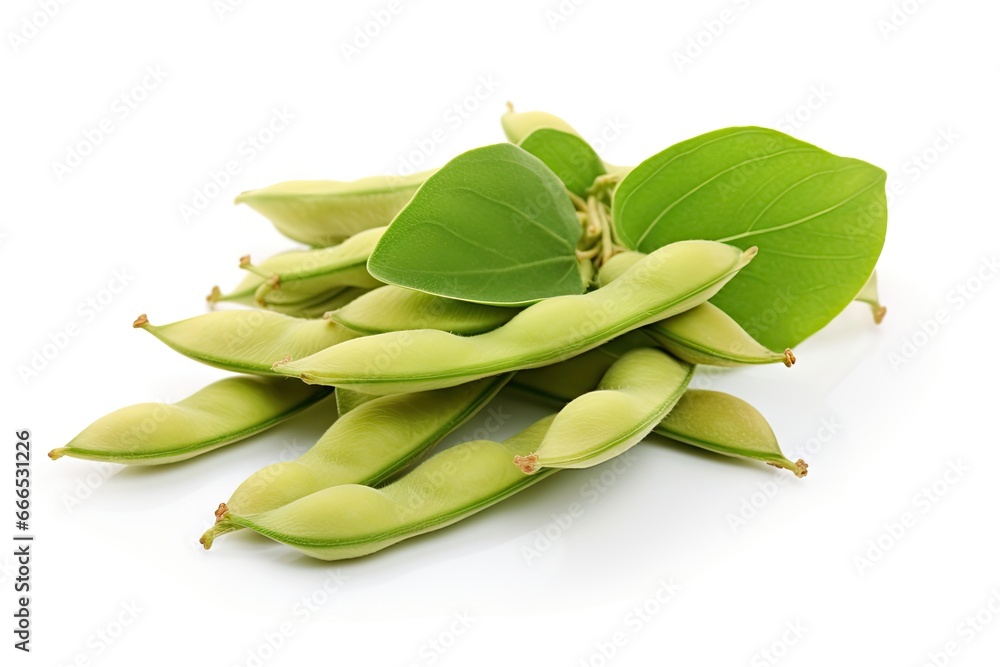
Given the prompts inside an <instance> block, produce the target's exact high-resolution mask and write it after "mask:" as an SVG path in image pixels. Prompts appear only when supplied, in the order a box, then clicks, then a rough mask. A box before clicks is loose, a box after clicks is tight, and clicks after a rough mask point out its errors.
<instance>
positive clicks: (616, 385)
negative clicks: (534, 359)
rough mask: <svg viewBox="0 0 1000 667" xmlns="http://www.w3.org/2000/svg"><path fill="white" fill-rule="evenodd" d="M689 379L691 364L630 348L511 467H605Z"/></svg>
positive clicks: (529, 469)
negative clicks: (595, 385)
mask: <svg viewBox="0 0 1000 667" xmlns="http://www.w3.org/2000/svg"><path fill="white" fill-rule="evenodd" d="M692 375H694V366H692V365H691V364H687V363H685V362H683V361H680V360H677V359H674V358H673V357H671V356H670V355H669V354H667V353H666V352H663V351H661V350H657V349H654V348H651V347H643V348H638V349H635V350H629V351H628V352H626V353H625V354H623V355H622V356H621V357H620V358H619V359H617V360H616V361H615V362H614V363H613V364H612V365H611V367H610V368H609V369H608V371H607V373H605V374H604V377H603V378H601V382H600V384H599V385H598V386H597V389H596V390H594V391H589V392H587V393H585V394H582V395H581V396H579V397H577V398H575V399H573V400H572V401H570V402H569V404H567V405H566V407H564V408H563V409H562V410H560V411H559V414H558V415H556V418H555V421H553V422H552V426H551V427H550V428H549V431H548V433H546V434H545V438H544V439H543V440H542V444H541V445H540V446H539V447H538V450H537V451H535V452H532V453H531V454H529V455H527V456H517V457H515V458H514V463H515V464H516V465H517V466H518V467H519V468H520V469H521V471H522V472H524V473H526V474H532V473H536V472H538V471H539V470H540V469H543V468H590V467H592V466H595V465H598V464H600V463H604V462H605V461H607V460H609V459H612V458H614V457H615V456H618V455H619V454H621V453H623V452H625V451H626V450H628V449H629V448H631V447H632V446H634V445H636V444H637V443H638V442H639V441H641V440H642V439H643V438H644V437H646V435H647V434H649V432H650V431H652V430H653V428H654V427H655V426H656V425H657V424H659V423H660V421H661V420H662V419H663V418H664V417H666V416H667V413H668V412H670V409H671V408H673V407H674V404H675V403H677V401H678V400H680V397H681V394H683V393H684V390H685V389H687V386H688V384H689V383H690V382H691V376H692Z"/></svg>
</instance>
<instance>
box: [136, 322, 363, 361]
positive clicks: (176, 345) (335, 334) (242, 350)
mask: <svg viewBox="0 0 1000 667" xmlns="http://www.w3.org/2000/svg"><path fill="white" fill-rule="evenodd" d="M132 326H133V327H135V328H137V329H145V330H146V331H148V332H149V333H151V334H153V335H154V336H156V337H157V338H158V339H160V340H161V341H162V342H163V343H165V344H166V345H167V346H169V347H170V348H172V349H174V350H176V351H177V352H180V353H181V354H183V355H184V356H186V357H190V358H191V359H194V360H195V361H200V362H202V363H203V364H208V365H209V366H215V367H216V368H221V369H223V370H227V371H235V372H237V373H252V374H254V375H278V373H275V371H274V370H273V367H274V364H275V363H276V362H278V361H280V360H282V359H299V358H302V357H308V356H309V355H311V354H315V353H316V352H319V351H320V350H324V349H326V348H328V347H330V346H332V345H337V344H338V343H343V342H344V341H346V340H350V339H351V338H354V337H355V336H357V334H355V333H353V332H351V331H348V330H347V329H345V328H344V327H342V326H340V325H339V324H336V323H334V322H330V321H328V320H322V319H321V320H305V319H299V318H295V317H290V316H288V315H282V314H280V313H272V312H269V311H266V310H217V311H214V312H211V313H206V314H204V315H198V316H197V317H191V318H189V319H186V320H180V321H179V322H174V323H172V324H164V325H161V326H155V325H152V324H150V323H149V319H147V317H146V316H145V315H140V316H139V317H138V318H136V320H135V322H133V323H132Z"/></svg>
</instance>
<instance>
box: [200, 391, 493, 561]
mask: <svg viewBox="0 0 1000 667" xmlns="http://www.w3.org/2000/svg"><path fill="white" fill-rule="evenodd" d="M510 378H511V374H506V375H500V376H496V377H491V378H485V379H483V380H479V381H477V382H471V383H468V384H464V385H460V386H458V387H449V388H447V389H438V390H436V391H429V392H418V393H414V394H399V395H395V396H382V397H378V398H375V399H373V400H371V401H368V402H366V403H364V404H363V405H360V406H358V407H357V409H355V410H352V411H351V412H350V413H348V414H344V415H341V417H340V418H339V419H338V420H337V421H336V422H334V423H333V426H331V427H330V428H329V429H328V430H327V431H326V433H324V434H323V436H322V437H321V438H320V439H319V441H318V442H317V443H316V444H315V445H313V446H312V447H311V448H310V449H309V451H307V452H306V453H305V454H303V455H302V456H300V457H299V458H298V459H297V460H295V461H282V462H279V463H273V464H271V465H269V466H267V467H265V468H262V469H261V470H259V471H257V472H256V473H254V474H253V475H251V476H250V477H249V478H248V479H247V480H246V481H244V482H243V483H242V484H240V486H239V487H238V488H237V489H236V490H235V491H234V492H233V494H232V496H231V497H230V498H229V500H228V501H227V502H225V503H223V504H221V505H220V506H219V509H218V510H217V511H216V524H215V526H213V527H212V528H211V529H209V530H208V531H207V532H206V533H205V535H203V536H202V539H201V542H202V544H205V545H210V544H211V542H212V540H214V539H215V538H216V537H218V536H219V535H221V534H223V533H227V532H231V531H232V530H236V529H237V528H239V525H238V524H236V523H233V522H232V521H227V520H226V517H227V516H228V515H230V514H234V515H237V516H242V517H250V516H254V515H256V514H260V513H262V512H266V511H268V510H273V509H276V508H278V507H281V506H283V505H287V504H288V503H291V502H294V501H295V500H298V499H299V498H302V497H304V496H307V495H309V494H311V493H315V492H317V491H321V490H323V489H325V488H328V487H331V486H337V485H340V484H372V485H374V484H381V483H382V482H384V481H386V480H387V479H389V478H390V477H392V476H393V475H395V474H397V473H399V472H400V471H402V470H404V469H406V468H407V467H408V466H410V465H411V464H412V463H414V462H415V461H417V460H418V459H420V457H422V456H423V455H425V454H426V453H427V452H428V451H430V449H431V448H432V447H434V445H436V444H437V443H438V442H440V441H441V439H442V438H444V437H445V436H446V435H448V434H449V433H451V432H452V431H454V430H455V429H456V428H458V427H459V426H461V425H462V424H464V423H465V422H466V421H468V420H469V419H470V418H471V417H472V416H473V415H475V414H476V413H477V412H479V410H481V409H482V408H483V407H484V406H485V405H486V404H487V403H488V402H489V401H490V399H492V398H493V397H494V396H496V393H497V392H498V391H500V389H501V388H502V387H503V386H504V385H505V384H506V383H507V381H508V380H509V379H510ZM298 384H300V385H302V386H303V387H307V386H309V385H304V384H302V383H298ZM206 548H207V546H206Z"/></svg>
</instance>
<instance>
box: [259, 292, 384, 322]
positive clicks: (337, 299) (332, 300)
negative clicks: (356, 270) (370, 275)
mask: <svg viewBox="0 0 1000 667" xmlns="http://www.w3.org/2000/svg"><path fill="white" fill-rule="evenodd" d="M370 291H371V290H370V289H367V288H364V287H344V288H342V289H339V290H334V291H331V292H330V293H329V294H323V295H321V296H319V297H316V298H314V299H309V300H306V301H301V302H292V303H273V304H269V305H268V306H267V309H268V310H273V311H274V312H276V313H282V314H284V315H291V316H292V317H301V318H305V319H316V318H319V317H323V316H325V315H326V314H327V313H329V312H330V311H333V310H337V309H338V308H343V307H344V306H346V305H347V304H349V303H351V302H352V301H354V300H355V299H357V298H359V297H362V296H364V295H365V294H368V292H370Z"/></svg>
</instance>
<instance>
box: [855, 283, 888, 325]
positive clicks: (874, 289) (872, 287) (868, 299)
mask: <svg viewBox="0 0 1000 667" xmlns="http://www.w3.org/2000/svg"><path fill="white" fill-rule="evenodd" d="M854 300H855V301H861V302H862V303H867V304H868V306H869V307H870V308H871V309H872V318H873V319H874V320H875V324H882V320H883V318H885V311H886V308H885V306H883V305H882V303H881V302H880V301H879V300H878V272H877V271H872V275H871V276H869V278H868V282H866V283H865V286H864V287H862V288H861V291H860V292H858V295H857V296H856V297H854Z"/></svg>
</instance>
